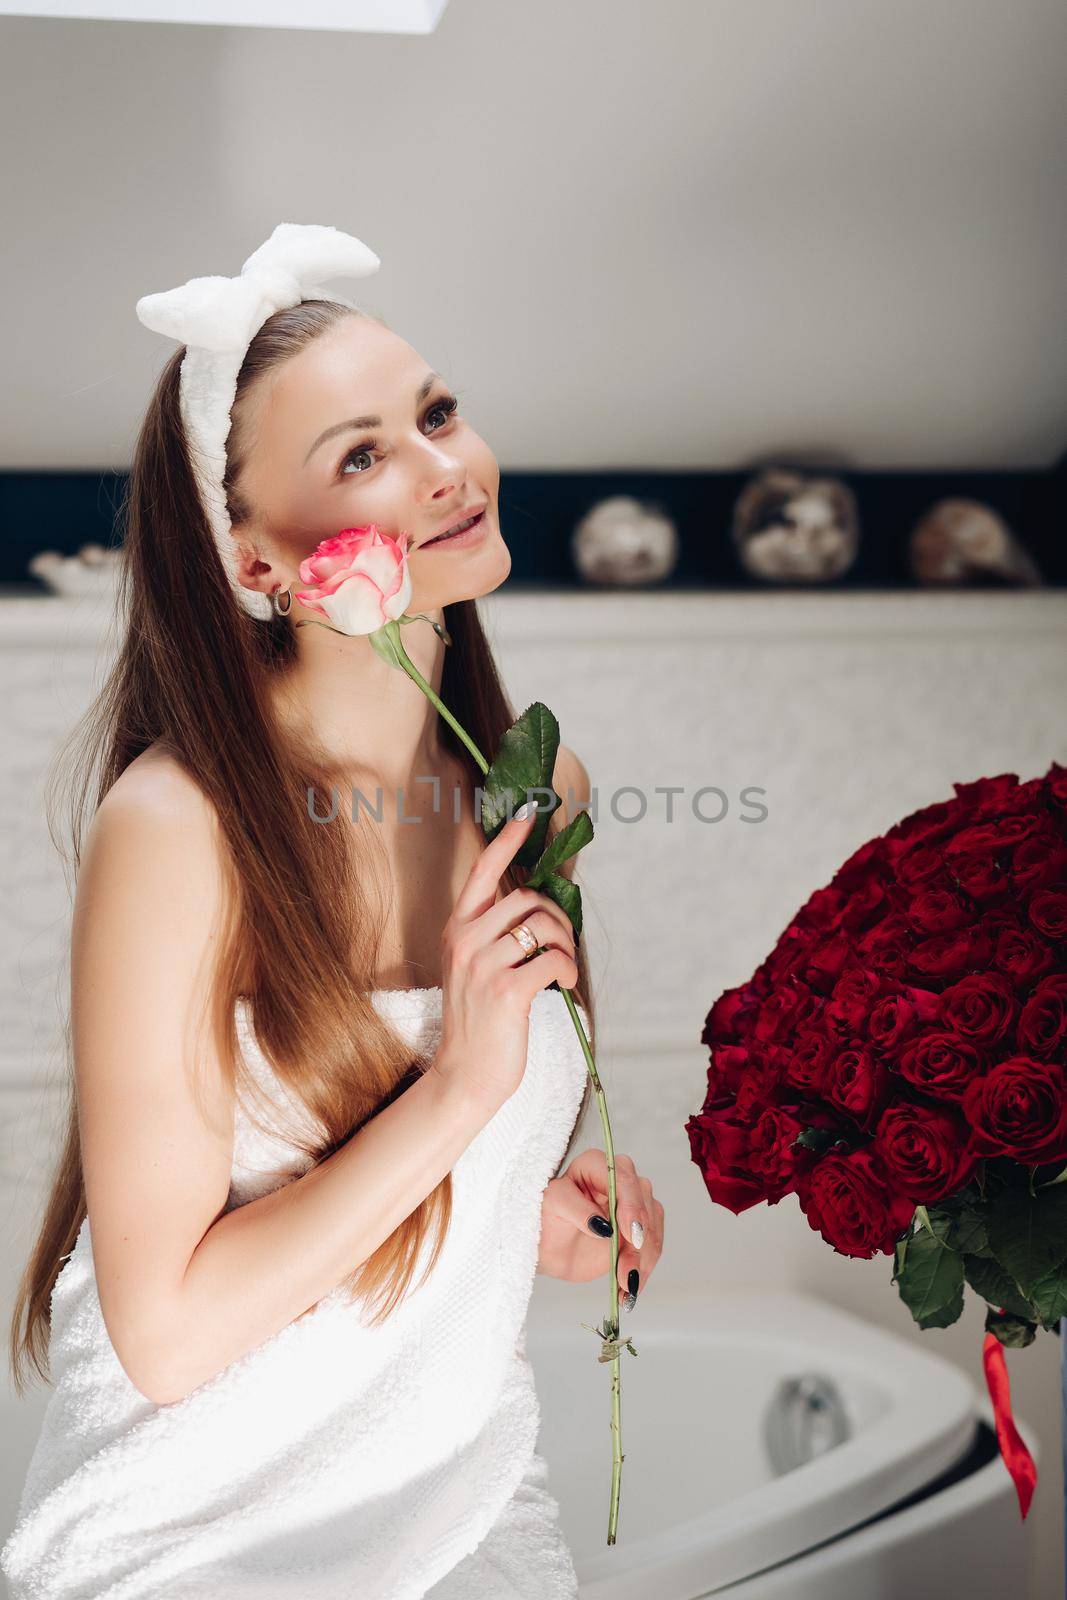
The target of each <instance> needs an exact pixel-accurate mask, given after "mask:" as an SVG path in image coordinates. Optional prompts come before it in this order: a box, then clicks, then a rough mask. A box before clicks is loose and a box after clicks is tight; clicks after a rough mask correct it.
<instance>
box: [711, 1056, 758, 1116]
mask: <svg viewBox="0 0 1067 1600" xmlns="http://www.w3.org/2000/svg"><path fill="white" fill-rule="evenodd" d="M751 1056H752V1053H751V1051H750V1050H749V1048H748V1046H747V1045H744V1044H717V1045H716V1046H715V1047H714V1049H713V1050H712V1052H711V1060H710V1062H709V1063H708V1094H707V1101H708V1104H711V1103H712V1102H713V1101H715V1100H719V1099H722V1098H723V1097H724V1096H727V1095H729V1097H730V1098H731V1100H732V1099H733V1098H734V1096H735V1095H736V1094H737V1086H738V1084H739V1083H740V1082H741V1077H742V1074H743V1073H744V1071H745V1068H746V1067H747V1066H748V1063H749V1061H750V1060H751Z"/></svg>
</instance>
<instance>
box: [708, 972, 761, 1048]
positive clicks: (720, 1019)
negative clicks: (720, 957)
mask: <svg viewBox="0 0 1067 1600" xmlns="http://www.w3.org/2000/svg"><path fill="white" fill-rule="evenodd" d="M759 1004H760V996H758V995H757V994H756V993H755V991H754V990H753V988H752V986H751V985H750V984H741V985H739V987H738V988H736V989H727V990H726V992H725V993H724V994H721V995H720V996H719V998H718V999H717V1000H716V1002H715V1004H714V1005H713V1006H712V1008H711V1010H710V1011H709V1012H708V1015H707V1019H706V1021H705V1023H704V1031H703V1033H702V1034H701V1035H700V1042H701V1044H709V1045H711V1044H736V1043H737V1035H738V1034H739V1033H740V1034H742V1035H743V1034H746V1033H747V1032H749V1030H750V1029H751V1026H752V1023H753V1022H754V1021H755V1018H756V1013H757V1011H758V1009H759Z"/></svg>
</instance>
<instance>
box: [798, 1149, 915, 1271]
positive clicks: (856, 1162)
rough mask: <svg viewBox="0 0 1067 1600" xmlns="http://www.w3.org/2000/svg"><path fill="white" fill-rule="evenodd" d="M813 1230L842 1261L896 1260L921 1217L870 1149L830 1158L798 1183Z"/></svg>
mask: <svg viewBox="0 0 1067 1600" xmlns="http://www.w3.org/2000/svg"><path fill="white" fill-rule="evenodd" d="M797 1193H798V1195H799V1197H800V1204H801V1208H802V1210H803V1212H804V1215H805V1216H806V1217H807V1219H808V1222H809V1223H810V1225H811V1227H813V1228H814V1229H815V1230H816V1231H817V1232H818V1233H821V1234H822V1236H823V1238H824V1239H825V1240H826V1241H827V1243H828V1244H831V1245H833V1247H834V1249H835V1250H836V1251H837V1252H838V1254H839V1255H846V1256H864V1257H867V1258H870V1257H871V1256H873V1255H877V1254H879V1253H880V1252H881V1253H884V1254H886V1255H891V1254H892V1252H893V1247H894V1245H895V1244H896V1241H897V1240H898V1239H899V1237H900V1235H901V1234H902V1233H903V1232H904V1230H905V1229H906V1228H907V1226H908V1224H909V1223H910V1221H911V1219H912V1216H913V1214H914V1211H915V1207H914V1205H913V1204H912V1202H911V1201H910V1200H909V1199H908V1198H907V1197H906V1196H905V1195H902V1194H901V1193H900V1192H899V1190H898V1189H896V1188H895V1186H894V1180H893V1179H892V1178H891V1177H890V1175H889V1173H888V1172H887V1170H886V1168H885V1166H884V1164H883V1163H882V1160H881V1158H880V1157H879V1155H878V1153H877V1152H876V1151H874V1150H872V1149H871V1148H870V1147H868V1148H867V1149H864V1150H853V1151H851V1152H850V1153H849V1154H848V1155H834V1154H833V1153H832V1152H831V1153H830V1154H828V1155H824V1156H822V1157H821V1159H820V1160H818V1161H817V1162H816V1163H815V1165H814V1166H813V1167H812V1168H811V1169H810V1171H807V1172H805V1173H802V1174H801V1176H800V1177H799V1179H798V1180H797Z"/></svg>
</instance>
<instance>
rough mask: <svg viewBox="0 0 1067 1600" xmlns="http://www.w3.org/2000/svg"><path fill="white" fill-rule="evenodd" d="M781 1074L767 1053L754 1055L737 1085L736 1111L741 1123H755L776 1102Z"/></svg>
mask: <svg viewBox="0 0 1067 1600" xmlns="http://www.w3.org/2000/svg"><path fill="white" fill-rule="evenodd" d="M779 1077H780V1073H779V1071H778V1069H777V1067H776V1066H775V1065H774V1063H773V1061H772V1059H771V1058H770V1056H769V1055H768V1054H767V1053H766V1052H760V1053H758V1054H757V1055H754V1056H753V1057H752V1058H751V1059H750V1061H749V1063H748V1065H747V1067H746V1068H745V1070H744V1072H743V1073H742V1074H741V1078H740V1081H739V1083H738V1085H737V1095H736V1097H735V1102H734V1109H735V1113H736V1115H737V1118H738V1121H740V1122H746V1123H749V1122H755V1121H756V1119H757V1117H758V1116H759V1115H760V1113H761V1112H762V1111H763V1110H764V1109H765V1108H766V1107H767V1106H769V1105H770V1104H771V1103H772V1102H773V1100H774V1092H775V1090H776V1089H777V1087H778V1079H779Z"/></svg>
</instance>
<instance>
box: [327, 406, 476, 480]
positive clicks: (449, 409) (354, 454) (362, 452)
mask: <svg viewBox="0 0 1067 1600" xmlns="http://www.w3.org/2000/svg"><path fill="white" fill-rule="evenodd" d="M458 408H459V401H458V400H457V398H456V396H455V395H449V397H448V399H447V400H436V401H435V402H434V404H433V405H432V406H431V407H430V409H429V411H427V413H426V417H427V420H429V418H431V417H433V416H434V415H436V414H437V413H440V415H441V416H442V417H443V419H444V421H443V422H441V423H439V424H438V426H437V427H436V428H433V429H432V432H434V433H437V432H439V431H440V428H442V427H443V426H444V423H445V422H447V421H448V420H449V418H450V417H453V416H455V413H456V411H457V410H458ZM373 450H374V440H373V439H369V440H367V442H366V443H365V444H357V445H354V446H353V448H352V449H351V450H350V451H349V452H348V454H347V455H346V456H344V457H343V458H342V461H341V476H342V477H343V478H352V477H358V476H359V475H360V473H361V472H366V471H368V470H369V469H368V468H367V467H354V468H353V471H352V472H349V471H348V468H349V466H350V465H351V464H352V463H354V462H357V461H358V460H359V458H360V457H361V456H365V457H366V458H367V459H368V461H369V462H370V465H371V466H373V465H374V460H373V454H372V453H373Z"/></svg>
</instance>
